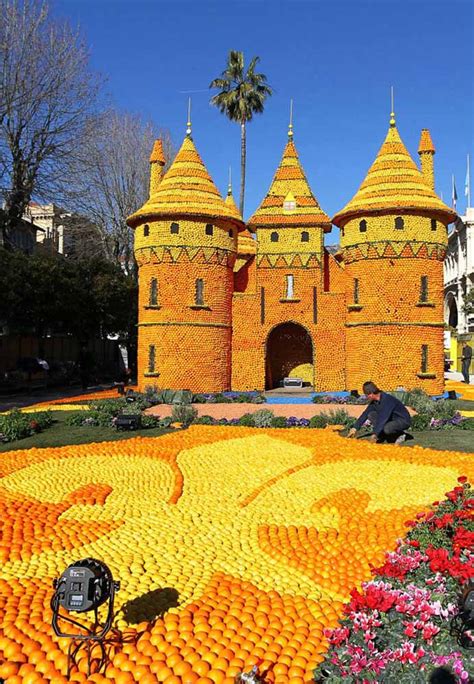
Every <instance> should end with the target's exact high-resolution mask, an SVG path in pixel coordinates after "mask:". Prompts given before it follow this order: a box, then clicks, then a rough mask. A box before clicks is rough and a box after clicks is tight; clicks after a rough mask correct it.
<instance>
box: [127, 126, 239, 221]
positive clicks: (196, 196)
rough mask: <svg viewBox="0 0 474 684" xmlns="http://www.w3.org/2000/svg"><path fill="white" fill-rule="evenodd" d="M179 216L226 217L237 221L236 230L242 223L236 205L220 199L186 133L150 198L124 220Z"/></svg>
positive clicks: (213, 218)
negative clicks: (173, 158)
mask: <svg viewBox="0 0 474 684" xmlns="http://www.w3.org/2000/svg"><path fill="white" fill-rule="evenodd" d="M181 216H193V217H195V218H203V219H205V220H208V219H209V220H215V219H227V220H230V221H232V222H234V223H236V224H238V226H239V228H240V229H241V228H242V223H243V222H242V219H241V218H240V214H239V211H238V209H237V207H235V206H232V205H231V204H226V203H225V202H224V200H223V199H222V197H221V195H220V193H219V191H218V189H217V188H216V186H215V185H214V182H213V180H212V178H211V176H210V175H209V172H208V170H207V169H206V167H205V166H204V163H203V161H202V159H201V157H200V156H199V153H198V151H197V150H196V147H195V146H194V142H193V141H192V139H191V137H189V136H187V137H186V138H185V139H184V142H183V144H182V145H181V149H180V150H179V152H178V154H177V155H176V157H175V160H174V161H173V163H172V164H171V166H170V168H169V169H168V171H167V172H166V174H165V175H164V177H163V180H162V181H161V183H160V185H159V187H158V189H157V191H156V192H155V194H154V195H153V197H150V198H149V199H148V200H147V201H146V202H145V204H144V205H143V207H142V208H141V209H139V210H138V211H136V212H135V213H134V214H132V215H131V216H129V218H128V219H127V223H128V224H129V225H130V226H132V228H133V227H135V226H136V225H137V223H139V222H140V221H143V219H153V218H154V219H157V218H161V217H170V218H171V217H173V218H176V217H181Z"/></svg>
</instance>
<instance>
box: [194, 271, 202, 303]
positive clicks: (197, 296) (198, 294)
mask: <svg viewBox="0 0 474 684" xmlns="http://www.w3.org/2000/svg"><path fill="white" fill-rule="evenodd" d="M194 303H195V305H196V306H204V280H203V279H202V278H197V280H196V284H195V291H194Z"/></svg>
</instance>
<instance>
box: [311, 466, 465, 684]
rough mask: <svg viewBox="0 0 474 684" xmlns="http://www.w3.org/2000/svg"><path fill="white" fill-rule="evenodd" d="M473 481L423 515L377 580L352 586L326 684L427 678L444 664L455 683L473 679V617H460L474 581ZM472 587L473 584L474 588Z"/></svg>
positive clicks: (322, 671) (321, 675)
mask: <svg viewBox="0 0 474 684" xmlns="http://www.w3.org/2000/svg"><path fill="white" fill-rule="evenodd" d="M466 480H467V478H466V477H463V476H461V477H460V478H459V482H460V486H457V487H455V488H454V489H453V490H452V491H450V492H448V493H447V494H446V497H447V498H446V500H445V501H443V502H441V503H439V502H435V503H434V504H433V505H432V509H431V510H430V511H429V512H427V513H423V512H420V513H419V514H418V515H417V516H416V518H417V522H414V521H408V523H407V525H409V526H410V528H411V529H410V531H409V533H408V535H407V537H406V539H405V540H399V541H398V543H397V548H396V550H395V551H394V552H392V553H388V554H387V555H386V558H385V562H384V564H383V565H382V566H381V567H379V568H377V569H376V570H374V571H373V573H374V574H375V575H376V577H375V579H373V580H371V581H370V582H366V583H364V584H363V585H362V591H358V590H357V589H354V590H353V591H352V592H351V600H350V602H349V604H348V605H347V606H346V607H345V608H344V613H345V615H346V618H345V619H344V620H343V622H342V625H341V626H339V627H337V628H335V629H332V630H328V631H327V632H326V636H327V637H328V639H329V643H330V645H331V648H330V650H329V652H328V653H327V655H326V658H325V661H324V663H323V664H322V665H321V666H319V667H318V668H317V670H316V671H315V680H316V681H324V682H326V681H327V682H343V681H347V682H349V681H354V677H356V680H357V681H361V682H366V681H367V682H368V681H373V676H374V675H375V676H376V677H377V678H378V679H380V680H381V681H397V682H400V683H403V682H407V684H411V683H412V682H426V681H428V678H429V677H430V676H431V675H432V674H433V672H434V671H435V670H436V669H438V668H439V667H440V666H443V668H444V670H445V672H446V673H449V674H451V675H452V676H454V681H456V682H468V681H473V678H474V659H473V658H472V655H471V653H472V651H470V649H472V648H474V617H473V616H471V618H470V622H469V624H468V625H467V626H463V621H462V620H461V619H460V617H459V613H460V605H459V603H460V596H462V590H463V585H464V586H467V585H468V583H469V581H472V580H473V579H474V552H473V549H474V498H473V497H472V491H471V488H470V485H469V483H468V482H467V481H466ZM471 588H472V589H473V590H474V584H472V585H471Z"/></svg>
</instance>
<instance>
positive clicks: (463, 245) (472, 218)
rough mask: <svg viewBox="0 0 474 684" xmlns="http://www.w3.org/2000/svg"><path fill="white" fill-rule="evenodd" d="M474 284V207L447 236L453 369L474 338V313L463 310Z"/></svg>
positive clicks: (446, 317) (446, 271)
mask: <svg viewBox="0 0 474 684" xmlns="http://www.w3.org/2000/svg"><path fill="white" fill-rule="evenodd" d="M471 288H474V208H472V207H468V208H467V209H466V214H465V216H460V217H458V218H457V220H456V222H455V223H454V227H453V230H452V231H451V232H450V233H449V236H448V251H447V254H446V259H445V262H444V320H445V322H446V324H447V325H448V326H449V330H450V333H451V334H450V335H448V336H447V337H448V339H447V345H448V347H449V350H450V358H451V361H452V366H451V369H452V370H456V371H460V370H461V363H460V356H461V351H460V348H461V346H462V343H463V342H465V341H467V340H472V339H473V338H474V335H473V333H474V314H466V313H465V312H464V311H463V307H464V303H465V299H466V296H467V294H468V293H469V292H470V290H471Z"/></svg>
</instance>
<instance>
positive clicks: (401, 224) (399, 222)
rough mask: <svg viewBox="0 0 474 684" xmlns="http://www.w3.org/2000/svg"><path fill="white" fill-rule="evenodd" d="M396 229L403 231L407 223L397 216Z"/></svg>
mask: <svg viewBox="0 0 474 684" xmlns="http://www.w3.org/2000/svg"><path fill="white" fill-rule="evenodd" d="M395 228H396V229H397V230H403V229H404V228H405V221H404V220H403V219H402V217H401V216H397V218H396V219H395Z"/></svg>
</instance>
